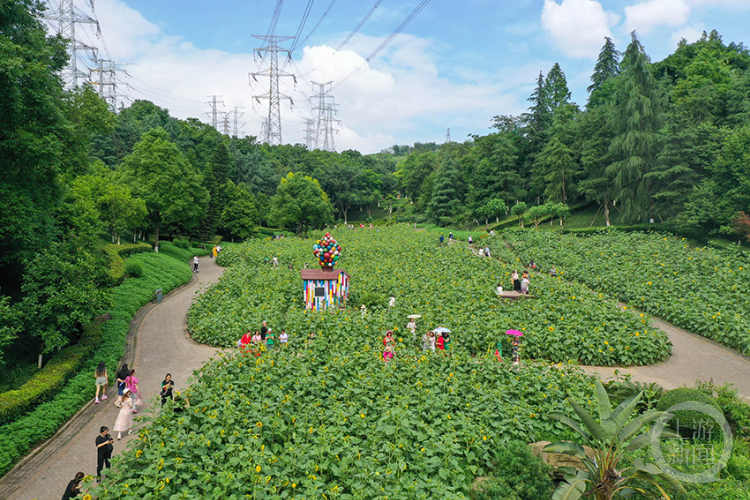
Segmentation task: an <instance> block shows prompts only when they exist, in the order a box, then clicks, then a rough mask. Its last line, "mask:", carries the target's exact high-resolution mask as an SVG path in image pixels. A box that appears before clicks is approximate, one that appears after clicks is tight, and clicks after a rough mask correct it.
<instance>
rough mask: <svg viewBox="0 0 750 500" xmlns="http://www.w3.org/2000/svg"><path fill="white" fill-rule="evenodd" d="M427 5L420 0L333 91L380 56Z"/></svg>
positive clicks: (425, 1) (424, 1) (426, 0)
mask: <svg viewBox="0 0 750 500" xmlns="http://www.w3.org/2000/svg"><path fill="white" fill-rule="evenodd" d="M428 3H430V0H422V2H421V3H420V4H419V5H417V6H416V7H415V8H414V10H413V11H411V14H409V15H408V16H406V19H404V20H403V21H402V22H401V24H399V25H398V27H396V29H395V30H394V31H393V32H392V33H391V34H390V35H388V36H387V37H386V38H385V40H383V41H382V42H381V43H380V45H378V47H377V48H376V49H375V50H373V51H372V52H371V53H370V55H369V56H367V58H366V59H365V61H364V62H363V63H362V64H360V65H359V66H357V67H356V68H354V69H353V70H352V71H351V72H350V73H349V74H348V75H346V76H345V77H344V78H342V79H341V80H339V81H338V82H337V83H336V85H334V86H333V89H336V88H338V87H340V86H341V85H342V84H343V83H344V82H346V81H347V80H348V79H349V78H351V77H352V76H354V74H355V73H357V72H358V71H359V70H360V69H362V68H363V67H364V66H365V65H366V64H367V63H369V62H370V61H371V60H372V59H374V58H375V57H377V55H378V54H380V52H381V51H382V50H383V49H384V48H386V47H387V46H388V44H389V43H391V42H392V41H393V39H394V38H396V36H398V34H399V33H401V32H402V31H403V30H404V28H406V27H407V26H408V25H409V23H410V22H412V21H413V20H414V18H415V17H417V14H419V13H420V12H421V11H422V9H424V8H425V6H427V4H428Z"/></svg>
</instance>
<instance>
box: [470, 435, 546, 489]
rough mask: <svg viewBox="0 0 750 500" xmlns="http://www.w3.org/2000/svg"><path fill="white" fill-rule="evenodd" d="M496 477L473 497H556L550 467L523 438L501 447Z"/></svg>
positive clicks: (483, 485)
mask: <svg viewBox="0 0 750 500" xmlns="http://www.w3.org/2000/svg"><path fill="white" fill-rule="evenodd" d="M493 464H494V468H493V471H492V475H493V477H492V479H491V480H490V481H488V482H486V483H483V484H482V485H481V487H480V488H478V490H477V491H475V492H473V494H472V497H473V498H474V499H476V500H490V499H492V500H540V499H545V498H551V497H552V491H553V490H554V488H555V486H554V483H553V482H552V478H551V477H550V468H549V466H547V465H546V464H545V463H544V462H542V460H541V459H540V458H538V457H535V456H534V455H533V453H532V452H531V449H530V448H529V446H528V445H526V444H525V443H523V442H521V441H511V442H510V443H507V444H504V445H501V446H499V447H497V449H496V451H495V457H494V458H493Z"/></svg>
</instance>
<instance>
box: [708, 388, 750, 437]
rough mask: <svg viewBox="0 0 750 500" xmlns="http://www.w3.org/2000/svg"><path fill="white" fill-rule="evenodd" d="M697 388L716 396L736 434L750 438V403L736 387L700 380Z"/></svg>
mask: <svg viewBox="0 0 750 500" xmlns="http://www.w3.org/2000/svg"><path fill="white" fill-rule="evenodd" d="M696 388H698V389H700V390H702V391H703V392H705V393H706V394H708V395H709V396H713V397H715V398H716V402H717V403H719V406H720V407H721V411H722V412H723V413H724V416H725V417H726V418H727V421H728V422H729V425H730V426H731V427H732V433H733V434H734V435H735V436H737V437H740V438H750V405H748V404H747V403H746V402H745V400H744V399H742V398H741V397H739V396H738V395H737V390H736V389H732V388H731V386H730V384H724V385H722V386H717V385H715V384H714V383H713V382H698V383H697V384H696Z"/></svg>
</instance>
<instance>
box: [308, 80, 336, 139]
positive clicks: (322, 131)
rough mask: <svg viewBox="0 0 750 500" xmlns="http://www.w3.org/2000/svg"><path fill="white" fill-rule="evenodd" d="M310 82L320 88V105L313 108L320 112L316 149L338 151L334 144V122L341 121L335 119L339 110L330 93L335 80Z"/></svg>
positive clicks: (316, 132) (317, 95)
mask: <svg viewBox="0 0 750 500" xmlns="http://www.w3.org/2000/svg"><path fill="white" fill-rule="evenodd" d="M310 83H312V85H313V86H315V87H317V88H318V92H317V94H316V97H317V98H318V105H317V107H314V108H313V111H317V112H318V119H317V123H316V129H315V149H322V150H323V151H336V146H335V145H334V144H333V132H334V130H333V124H334V122H336V123H339V121H338V120H334V116H335V115H336V114H337V113H338V111H336V105H335V104H333V96H332V95H331V94H330V92H331V85H332V84H333V82H326V83H318V82H310Z"/></svg>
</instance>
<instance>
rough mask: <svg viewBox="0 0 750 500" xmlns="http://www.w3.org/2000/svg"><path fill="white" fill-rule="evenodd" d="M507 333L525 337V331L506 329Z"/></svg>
mask: <svg viewBox="0 0 750 500" xmlns="http://www.w3.org/2000/svg"><path fill="white" fill-rule="evenodd" d="M505 333H506V335H513V336H514V337H523V332H519V331H518V330H506V332H505Z"/></svg>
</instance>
